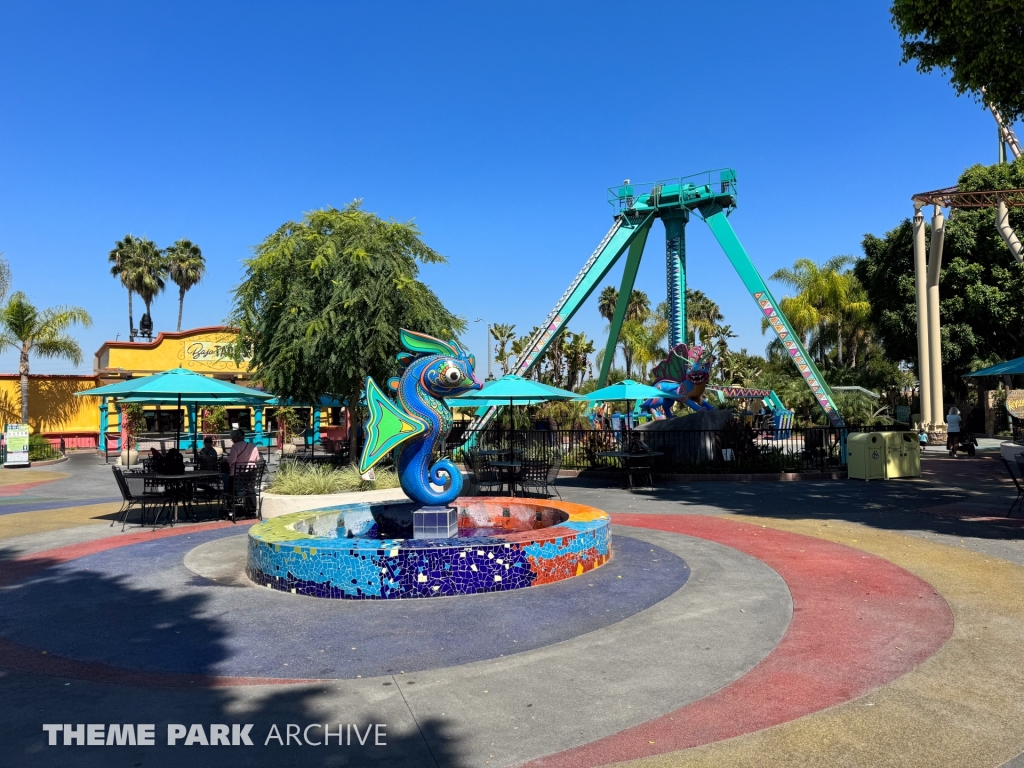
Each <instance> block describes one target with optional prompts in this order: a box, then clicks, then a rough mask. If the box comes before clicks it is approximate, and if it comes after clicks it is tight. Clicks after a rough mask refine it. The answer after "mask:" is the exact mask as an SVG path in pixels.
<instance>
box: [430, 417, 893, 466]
mask: <svg viewBox="0 0 1024 768" xmlns="http://www.w3.org/2000/svg"><path fill="white" fill-rule="evenodd" d="M856 431H878V430H876V429H873V428H861V429H856V428H853V429H846V430H843V429H836V428H833V427H794V428H792V429H787V430H781V431H778V432H776V431H774V430H755V429H753V428H752V427H749V426H747V427H737V428H733V429H723V430H714V431H710V430H708V431H698V430H694V431H679V432H670V431H666V432H660V431H658V432H656V431H646V430H643V431H639V430H501V429H487V430H483V431H479V432H474V431H469V430H464V431H461V432H460V431H457V430H453V432H452V434H451V435H450V436H449V439H448V444H447V446H446V448H447V453H449V454H450V455H451V456H452V457H453V458H454V459H456V460H460V461H461V460H464V459H465V457H466V454H467V452H468V451H470V450H480V451H512V452H514V453H515V454H516V456H521V457H523V458H528V459H540V460H543V461H545V462H547V463H552V462H553V461H555V460H556V459H561V463H562V468H563V469H575V470H580V471H581V472H603V471H613V470H615V469H617V468H619V467H621V466H622V464H623V458H624V457H622V456H615V455H614V454H622V453H634V454H635V453H648V454H650V460H651V466H652V469H653V471H654V472H656V473H663V474H686V473H719V474H739V473H751V472H756V473H782V472H823V471H828V470H838V469H841V468H843V467H845V466H846V461H845V452H844V451H843V441H844V434H849V433H850V432H856ZM609 454H612V455H609Z"/></svg>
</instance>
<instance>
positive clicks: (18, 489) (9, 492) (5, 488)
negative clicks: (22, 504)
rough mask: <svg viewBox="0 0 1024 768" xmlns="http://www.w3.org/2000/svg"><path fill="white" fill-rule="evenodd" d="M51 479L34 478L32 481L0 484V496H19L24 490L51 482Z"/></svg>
mask: <svg viewBox="0 0 1024 768" xmlns="http://www.w3.org/2000/svg"><path fill="white" fill-rule="evenodd" d="M56 479H58V478H54V479H53V480H56ZM53 480H36V481H35V482H33V483H12V484H11V485H0V496H20V495H21V494H22V493H23V492H24V491H27V490H29V489H30V488H35V487H36V486H38V485H46V484H47V483H52V482H53Z"/></svg>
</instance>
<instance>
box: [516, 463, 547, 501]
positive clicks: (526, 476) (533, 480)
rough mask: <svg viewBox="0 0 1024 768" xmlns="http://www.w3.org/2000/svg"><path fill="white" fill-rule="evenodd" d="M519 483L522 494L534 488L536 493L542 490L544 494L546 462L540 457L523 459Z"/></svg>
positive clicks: (545, 487) (545, 489)
mask: <svg viewBox="0 0 1024 768" xmlns="http://www.w3.org/2000/svg"><path fill="white" fill-rule="evenodd" d="M519 484H520V485H521V486H522V487H523V493H524V494H526V493H529V492H530V491H531V490H534V491H536V493H537V494H538V495H540V493H541V492H542V491H543V492H544V495H545V496H546V495H547V490H548V465H547V462H546V461H543V460H541V459H523V466H522V469H521V472H520V476H519Z"/></svg>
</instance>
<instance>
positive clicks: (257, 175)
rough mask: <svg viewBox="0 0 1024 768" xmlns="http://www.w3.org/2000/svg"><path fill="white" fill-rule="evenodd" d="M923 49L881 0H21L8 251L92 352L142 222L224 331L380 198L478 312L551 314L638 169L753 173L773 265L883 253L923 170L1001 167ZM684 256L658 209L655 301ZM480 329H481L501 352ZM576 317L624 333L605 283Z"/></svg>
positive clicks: (744, 207) (741, 329) (194, 320)
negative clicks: (293, 232)
mask: <svg viewBox="0 0 1024 768" xmlns="http://www.w3.org/2000/svg"><path fill="white" fill-rule="evenodd" d="M899 58H900V51H899V40H898V37H897V35H896V33H895V31H894V30H893V29H892V26H891V25H890V22H889V14H888V3H887V2H884V1H881V0H872V1H871V2H858V3H821V2H719V3H687V4H681V3H661V4H655V5H650V4H647V5H644V4H636V5H629V4H623V3H610V2H609V3H600V2H592V1H591V2H579V3H569V2H554V3H552V2H536V3H531V2H518V3H510V2H509V3H479V2H473V3H470V2H467V3H444V2H430V3H426V2H422V3H398V2H396V3H360V4H356V3H342V2H319V3H300V2H291V3H273V4H272V3H256V2H245V3H241V2H240V3H227V2H223V3H186V2H175V3H166V2H165V3H118V2H106V3H91V4H82V3H74V4H73V3H66V4H60V3H12V2H8V3H5V4H4V5H3V6H2V7H0V71H2V72H3V76H2V77H0V104H2V119H0V179H2V181H3V183H2V185H0V250H2V251H3V252H4V253H5V255H6V257H7V258H8V259H9V261H10V263H11V267H12V269H13V271H14V280H15V287H16V288H19V289H22V290H24V291H26V292H27V293H28V294H29V296H30V297H31V298H32V299H33V300H34V301H36V302H37V303H38V304H39V305H43V306H49V305H53V304H60V303H74V304H80V305H82V306H84V307H86V308H87V309H88V310H89V312H91V313H92V315H93V318H94V319H95V324H94V326H93V328H91V329H90V330H88V331H80V332H78V336H79V338H80V339H81V341H82V346H83V349H84V351H85V353H86V356H87V361H86V363H85V364H84V365H83V367H82V369H84V370H89V369H91V365H92V360H91V358H92V354H93V353H94V352H95V350H96V349H97V348H98V347H99V345H100V344H101V343H102V342H103V341H104V340H105V339H113V338H114V337H115V336H116V335H117V334H120V335H121V338H122V339H123V338H125V336H126V332H127V300H126V294H125V291H124V290H123V289H122V288H121V287H120V285H119V284H118V283H117V282H116V281H115V280H114V279H113V278H111V277H110V276H109V274H108V267H107V263H106V259H107V252H108V251H109V250H110V248H111V247H112V245H113V243H114V241H115V240H116V239H118V238H120V237H122V236H123V235H124V234H125V233H127V232H132V233H134V234H136V235H145V236H147V237H150V238H152V239H154V240H155V241H156V242H157V243H158V244H160V245H161V246H165V245H169V244H170V243H171V242H173V241H174V240H175V239H177V238H180V237H188V238H190V239H192V240H193V241H194V242H196V243H198V244H199V245H200V246H201V247H202V249H203V252H204V254H205V255H206V258H207V261H208V264H209V275H208V276H207V278H206V280H205V282H204V283H203V284H202V285H201V286H199V287H198V288H196V289H194V290H193V291H192V292H191V293H189V295H188V296H187V298H186V300H185V319H184V325H185V327H195V326H201V325H211V324H219V323H220V322H222V321H223V319H224V318H225V316H226V315H227V314H228V311H229V307H230V291H231V288H232V286H234V285H235V284H237V282H238V281H239V279H240V277H241V274H242V265H241V261H242V259H244V258H246V257H247V256H248V255H249V253H250V248H251V246H252V245H254V244H255V243H258V242H259V241H260V240H262V239H263V237H265V236H266V235H267V234H268V233H270V232H272V231H273V230H274V229H276V228H277V227H278V226H279V225H280V224H282V223H283V222H285V221H287V220H289V219H294V218H298V217H300V216H301V215H302V213H303V212H305V211H309V210H311V209H313V208H318V207H323V206H328V205H334V206H342V205H344V204H345V203H347V202H349V201H351V200H352V199H354V198H363V199H364V200H365V205H366V208H367V209H368V210H371V211H375V212H377V213H379V214H380V215H382V216H385V217H394V218H396V219H401V220H405V219H415V220H416V223H417V224H418V225H419V227H420V228H421V230H422V233H423V237H424V239H425V240H426V242H427V243H429V244H430V245H431V246H433V247H434V248H435V249H437V250H438V251H440V252H441V253H443V254H445V255H446V256H447V257H448V259H449V264H448V265H447V266H445V267H429V268H426V269H424V270H423V277H424V279H425V280H426V281H427V282H428V283H429V284H430V285H431V286H432V287H433V288H434V290H435V291H437V293H438V294H439V295H440V296H441V297H442V299H443V300H444V301H445V302H446V303H447V304H448V306H449V307H450V308H451V309H453V310H454V311H455V312H457V313H458V314H460V315H462V316H464V317H466V318H467V319H468V320H470V321H472V320H474V319H476V318H484V319H485V320H486V321H488V322H510V323H515V324H516V325H517V328H518V329H519V330H521V331H525V330H527V329H529V328H530V327H531V326H533V325H536V324H538V323H540V322H541V320H542V319H543V318H544V316H545V315H546V314H547V313H548V311H549V310H550V309H551V306H552V305H553V303H554V302H555V301H556V300H557V299H558V297H559V296H560V295H561V294H562V292H563V290H564V289H565V287H566V286H567V285H568V283H569V282H570V280H571V279H572V278H573V276H574V275H575V274H576V272H577V271H578V270H579V268H580V266H581V265H582V264H583V262H584V260H585V259H586V258H587V256H588V255H589V254H590V252H591V251H592V250H593V249H594V247H595V246H596V245H597V243H598V241H599V240H600V239H601V237H602V235H603V234H604V232H605V231H606V230H607V228H608V226H609V224H610V222H611V208H610V207H609V206H608V204H607V202H606V201H605V189H606V187H608V186H610V185H613V184H616V183H618V182H619V181H621V180H622V179H624V178H630V179H632V180H634V181H644V180H654V179H659V178H666V177H671V176H680V175H686V174H690V173H695V172H697V171H701V170H705V169H709V168H719V167H723V166H731V167H733V168H735V169H736V170H737V174H738V179H739V189H740V200H739V208H738V209H737V210H736V211H735V212H734V213H733V215H732V223H733V226H734V227H735V229H736V231H737V233H738V234H739V237H740V239H741V240H742V241H743V243H744V244H745V246H746V247H747V250H748V251H749V253H750V255H751V257H752V258H753V260H754V262H755V264H756V265H757V267H758V268H759V269H760V270H761V272H762V274H764V275H766V276H767V274H769V273H771V272H772V271H774V270H775V269H777V268H778V267H781V266H786V265H791V264H792V263H793V261H794V260H795V259H797V258H800V257H810V258H812V259H816V260H823V259H826V258H828V257H831V256H833V255H836V254H844V253H851V254H858V253H859V252H860V240H861V238H862V236H863V235H864V233H866V232H872V233H876V234H881V233H883V232H885V231H886V230H888V229H891V228H892V227H894V226H895V225H896V224H897V223H898V222H899V221H900V220H901V219H903V218H904V217H906V216H908V215H909V214H910V213H911V212H912V209H911V205H910V195H911V193H913V192H916V191H922V190H927V189H934V188H937V187H942V186H947V185H950V184H953V183H954V182H955V181H956V178H957V176H958V174H959V173H960V172H961V170H962V169H963V168H964V167H966V166H968V165H971V164H973V163H975V162H985V163H991V162H994V161H995V159H996V140H995V136H996V128H995V125H994V122H993V120H992V118H991V116H990V115H989V114H988V113H987V112H986V111H983V110H982V109H980V108H979V107H978V106H977V105H975V104H974V103H973V102H971V101H969V100H968V99H964V98H961V99H957V98H956V97H955V96H954V94H953V91H952V89H951V88H950V87H949V86H948V83H947V82H946V80H945V78H944V77H942V76H940V75H932V76H927V77H926V76H922V75H919V74H917V73H916V71H915V70H914V68H913V67H912V66H907V65H904V66H900V65H899ZM663 249H664V241H663V231H662V228H661V225H660V224H658V225H656V227H655V230H654V231H653V232H652V237H651V239H650V240H649V242H648V246H647V253H646V257H645V263H644V265H643V266H642V268H641V274H640V284H639V286H638V287H640V288H642V289H644V290H646V291H647V292H648V293H649V294H650V296H651V298H652V300H653V301H655V302H657V301H661V300H662V299H663V298H664V294H665V288H664V267H663V263H664V256H663V253H664V250H663ZM688 253H689V284H690V286H691V287H694V288H699V289H701V290H703V291H705V292H706V293H707V294H709V295H710V296H711V297H712V298H713V299H714V300H715V301H717V302H718V303H719V304H720V305H721V307H722V309H723V311H724V313H725V316H726V321H727V322H729V323H730V324H731V325H732V327H733V328H734V329H735V330H736V331H737V332H738V333H739V339H737V340H736V342H735V343H734V346H737V347H739V346H746V347H748V348H750V349H751V351H758V352H760V351H762V350H763V348H764V345H765V343H766V341H767V339H766V338H765V337H763V336H762V335H761V332H760V324H759V316H758V314H757V311H756V307H755V305H754V302H753V300H752V299H751V298H750V297H749V295H748V294H747V293H746V292H745V290H744V289H743V286H742V284H741V283H740V281H739V279H738V278H737V277H736V276H735V274H734V273H733V272H732V270H731V269H730V268H729V266H728V263H727V262H726V260H725V258H724V256H723V254H722V253H721V251H720V250H719V249H718V247H717V245H715V243H714V241H713V240H712V239H711V237H710V233H709V232H708V231H707V228H706V225H705V224H703V223H702V222H700V221H698V220H695V221H693V222H692V223H691V224H690V226H689V228H688ZM620 273H621V267H620V268H618V269H616V270H615V271H614V272H613V273H612V275H611V276H610V278H609V279H610V281H611V280H614V281H615V282H616V283H617V280H618V276H619V274H620ZM773 290H775V292H776V294H777V295H779V296H781V295H782V294H783V293H784V289H783V288H782V287H781V286H773ZM176 294H177V292H176V290H174V291H168V292H167V293H166V294H164V295H163V296H161V297H160V298H159V299H158V300H157V301H156V304H155V307H154V320H155V322H156V326H157V329H158V330H161V329H162V330H174V325H175V322H176V320H177V295H176ZM140 315H141V309H140V306H139V303H138V301H137V302H136V321H138V317H139V316H140ZM482 326H483V324H482V323H477V324H475V325H474V324H472V323H471V325H470V331H469V333H468V334H467V336H466V337H465V340H466V341H467V342H468V343H469V344H470V346H472V347H474V348H475V349H476V350H477V354H478V357H480V358H481V359H483V357H484V355H483V346H484V330H483V327H482ZM570 327H571V328H572V329H573V330H577V331H580V330H582V331H585V332H587V334H588V335H590V336H591V337H594V338H597V339H599V340H600V341H601V343H603V336H604V322H603V321H602V320H601V319H600V318H599V316H598V315H597V312H596V301H595V298H594V297H592V298H591V300H590V302H589V303H588V305H587V306H585V307H584V308H583V309H582V310H581V311H580V313H579V314H578V315H577V318H576V319H575V320H574V321H573V322H572V324H571V325H570ZM16 369H17V367H16V358H15V357H14V356H13V355H11V354H9V353H8V354H5V355H3V356H0V370H3V371H14V370H16ZM72 370H73V369H72V368H71V366H70V365H69V364H67V363H57V362H49V361H42V360H37V361H35V362H34V363H33V371H35V372H40V373H44V372H48V373H54V372H71V371H72Z"/></svg>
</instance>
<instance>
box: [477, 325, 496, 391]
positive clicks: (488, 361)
mask: <svg viewBox="0 0 1024 768" xmlns="http://www.w3.org/2000/svg"><path fill="white" fill-rule="evenodd" d="M473 322H474V323H483V322H484V319H483V318H482V317H478V318H477V319H476V320H474V321H473ZM486 327H487V336H486V337H485V338H486V340H487V380H488V381H490V380H491V379H493V378H494V375H493V374H492V373H491V324H490V323H487V324H486Z"/></svg>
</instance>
